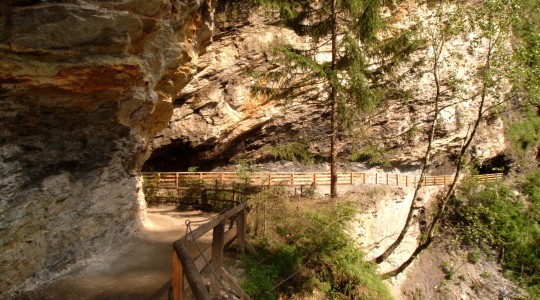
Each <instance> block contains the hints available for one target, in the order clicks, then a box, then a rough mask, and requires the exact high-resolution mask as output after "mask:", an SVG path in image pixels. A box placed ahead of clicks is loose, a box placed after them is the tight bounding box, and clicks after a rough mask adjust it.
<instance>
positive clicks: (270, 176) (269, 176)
mask: <svg viewBox="0 0 540 300" xmlns="http://www.w3.org/2000/svg"><path fill="white" fill-rule="evenodd" d="M271 185H272V174H271V173H268V186H271Z"/></svg>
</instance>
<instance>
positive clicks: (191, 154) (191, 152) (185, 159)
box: [142, 141, 227, 172]
mask: <svg viewBox="0 0 540 300" xmlns="http://www.w3.org/2000/svg"><path fill="white" fill-rule="evenodd" d="M208 150H211V147H208V146H198V147H193V146H192V145H191V144H190V143H189V142H187V141H174V142H173V143H171V144H169V145H166V146H164V147H161V148H159V149H156V150H154V151H153V152H152V155H150V158H149V159H148V160H147V161H146V162H145V163H144V165H143V167H142V171H143V172H183V171H188V169H189V168H190V167H196V168H197V171H209V170H211V169H213V168H214V167H216V166H218V165H221V164H226V163H227V159H225V158H214V159H208V158H205V157H204V153H205V152H206V151H208Z"/></svg>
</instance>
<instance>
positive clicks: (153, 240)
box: [19, 207, 213, 300]
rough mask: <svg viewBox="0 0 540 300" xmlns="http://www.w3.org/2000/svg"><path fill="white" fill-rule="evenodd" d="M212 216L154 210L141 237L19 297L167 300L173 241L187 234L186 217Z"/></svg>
mask: <svg viewBox="0 0 540 300" xmlns="http://www.w3.org/2000/svg"><path fill="white" fill-rule="evenodd" d="M212 216H213V214H211V213H205V212H201V211H183V212H178V211H176V210H175V208H174V207H160V208H150V209H148V219H149V221H150V222H149V223H150V224H149V226H147V228H146V229H144V230H141V232H140V233H139V234H137V236H136V237H133V238H131V239H130V240H128V241H127V242H125V243H123V244H122V246H120V247H119V248H117V249H115V250H113V251H111V252H109V253H107V254H106V255H104V256H102V257H99V258H96V259H95V260H93V261H92V263H89V264H88V265H85V266H83V267H80V268H77V269H74V270H73V271H71V272H69V273H68V274H66V275H64V276H62V277H60V278H58V279H57V280H55V281H53V282H51V283H49V284H47V285H46V286H44V287H42V288H40V289H37V290H35V291H32V292H29V293H26V294H25V295H23V296H21V297H19V299H62V300H64V299H167V290H168V287H169V280H170V278H171V253H172V243H173V242H174V241H175V240H177V239H179V238H180V237H182V236H183V235H184V234H185V231H186V226H185V220H186V219H190V220H192V221H198V220H204V219H207V218H210V217H212ZM193 227H195V226H193ZM133 249H135V250H133Z"/></svg>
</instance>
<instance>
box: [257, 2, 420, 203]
mask: <svg viewBox="0 0 540 300" xmlns="http://www.w3.org/2000/svg"><path fill="white" fill-rule="evenodd" d="M257 2H258V3H260V4H264V5H266V6H268V7H271V8H273V9H274V11H277V12H278V13H279V17H280V19H281V20H282V21H283V24H284V25H285V26H287V27H289V28H291V29H293V30H294V31H295V32H296V33H297V34H298V35H300V36H306V37H309V39H310V40H311V42H312V47H310V48H309V49H296V48H294V47H293V46H291V45H281V46H279V47H277V48H276V50H277V53H278V60H277V61H278V64H279V65H280V68H278V69H277V70H274V72H272V73H270V74H267V76H266V78H265V79H268V78H271V79H274V82H278V84H277V85H276V86H274V87H273V89H272V93H273V95H274V96H276V95H277V97H294V96H297V95H298V94H302V93H307V94H309V91H313V90H319V89H318V88H316V87H317V86H318V87H320V86H322V90H323V91H324V93H323V95H324V99H323V100H321V99H320V98H319V99H317V101H323V102H324V103H325V105H327V107H328V108H329V110H330V173H331V181H330V195H331V197H332V198H335V197H336V196H337V163H338V153H339V151H340V145H339V140H338V138H339V134H340V133H341V132H343V131H344V129H348V128H349V129H350V128H351V127H352V125H353V123H354V121H355V119H356V117H357V116H358V114H359V113H361V112H369V111H370V110H371V109H373V108H374V107H375V106H376V105H377V104H378V103H379V102H380V101H381V99H382V98H383V92H382V91H383V86H384V78H385V77H386V79H388V77H387V76H388V74H389V73H390V72H391V71H392V70H393V69H394V68H395V67H396V66H397V65H398V64H399V62H401V61H403V60H404V59H406V58H407V57H408V55H409V54H410V53H412V52H413V51H414V50H416V49H417V48H418V47H419V43H417V42H414V41H413V39H412V36H413V35H414V34H413V33H412V32H405V33H404V34H401V35H399V36H398V37H391V38H381V36H383V35H387V36H389V35H388V34H383V33H384V31H385V29H386V25H385V23H384V20H383V18H382V12H381V10H382V8H383V1H382V0H363V1H360V0H331V1H306V0H259V1H257ZM328 53H329V54H330V55H329V56H330V57H329V59H320V58H318V55H320V54H328ZM276 89H277V90H279V92H277V93H276V91H275V90H276ZM311 97H312V98H313V97H320V95H319V93H312V94H311Z"/></svg>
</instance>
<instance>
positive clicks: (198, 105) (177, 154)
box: [145, 1, 505, 174]
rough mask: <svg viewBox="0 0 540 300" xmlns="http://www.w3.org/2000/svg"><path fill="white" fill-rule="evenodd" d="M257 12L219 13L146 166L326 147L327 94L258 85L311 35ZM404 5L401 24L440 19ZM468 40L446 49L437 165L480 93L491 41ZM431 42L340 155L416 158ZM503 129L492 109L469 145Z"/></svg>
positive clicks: (481, 144)
mask: <svg viewBox="0 0 540 300" xmlns="http://www.w3.org/2000/svg"><path fill="white" fill-rule="evenodd" d="M240 11H242V9H240ZM251 12H252V14H251V15H249V17H245V18H243V19H241V20H240V21H235V20H234V19H232V20H227V19H226V20H225V21H224V22H223V23H219V22H218V23H217V24H218V28H219V31H220V32H219V33H218V34H217V35H216V41H215V43H214V44H213V45H212V46H211V47H210V48H209V51H208V53H207V54H206V55H204V56H203V57H201V64H200V67H199V69H198V73H197V75H196V76H195V78H194V80H193V81H192V82H191V83H190V84H189V85H188V86H187V87H186V89H185V90H184V91H183V92H182V93H181V95H180V97H179V98H178V99H176V101H175V109H174V113H173V117H172V119H171V122H170V123H169V126H168V127H167V128H166V129H165V130H163V131H161V132H159V133H158V134H157V135H156V137H155V139H154V140H153V142H152V148H153V149H154V152H153V154H152V157H151V158H150V159H149V161H148V162H147V165H146V168H145V169H146V170H147V171H150V170H158V171H178V170H185V169H187V168H188V167H190V166H201V167H203V169H205V170H210V169H213V168H214V167H216V166H219V165H222V164H226V163H234V162H236V161H238V159H239V158H247V159H252V160H257V159H261V158H262V157H263V156H264V155H263V154H262V153H261V152H260V151H259V150H260V149H261V148H262V147H264V146H265V145H276V144H287V143H291V142H301V143H303V144H305V145H306V146H307V148H308V149H309V151H310V152H312V153H313V154H315V155H316V156H320V157H322V158H327V157H329V150H330V149H329V141H328V139H327V136H328V134H329V127H330V126H329V115H328V107H327V106H326V105H325V104H324V101H320V102H315V103H314V102H310V101H306V99H305V96H302V95H299V96H298V97H297V98H294V99H289V100H290V101H283V100H284V99H268V98H265V97H261V96H260V95H257V94H254V93H252V91H251V89H252V88H253V87H254V86H256V84H255V83H256V81H257V80H258V79H259V78H260V77H258V76H260V73H264V72H270V71H271V70H272V69H273V68H277V67H278V65H277V64H275V63H274V62H273V61H272V59H273V58H275V55H274V54H273V53H272V48H273V47H275V46H276V45H278V44H279V43H282V42H290V43H292V44H294V45H295V46H296V47H300V48H301V47H306V45H307V43H308V41H306V40H305V39H303V38H301V37H299V36H297V35H295V34H294V32H292V31H289V30H287V29H284V28H282V27H279V26H278V25H277V24H276V22H275V20H272V19H269V18H268V17H267V16H266V15H264V14H261V13H259V12H257V11H255V10H253V11H251ZM398 12H399V16H400V18H399V21H398V22H400V25H399V26H398V27H399V28H406V27H407V26H409V25H410V24H411V23H412V22H416V21H417V20H418V19H421V20H426V21H425V22H426V24H425V26H426V27H428V26H434V25H432V24H431V23H430V22H432V21H433V19H434V16H433V14H434V13H433V11H431V10H430V9H428V8H427V7H426V6H422V5H417V4H414V3H412V2H411V1H405V2H404V3H403V4H401V6H400V8H399V10H398ZM244 13H245V14H248V12H245V11H244ZM484 42H485V41H484ZM472 43H473V41H472V40H471V39H470V36H469V33H464V34H462V35H459V36H457V37H456V38H455V39H454V40H451V41H449V42H448V44H446V46H445V51H444V53H443V54H442V57H441V58H440V60H441V63H440V66H439V68H440V71H439V72H440V77H441V82H442V85H443V86H444V87H443V90H444V91H445V92H444V95H443V96H442V101H441V104H440V107H443V106H444V107H446V108H445V109H443V110H442V111H441V112H440V114H439V116H438V118H439V122H438V125H437V130H436V140H435V142H434V151H433V152H434V153H435V157H436V163H435V164H434V167H433V170H432V172H434V173H438V174H449V173H451V172H452V168H451V162H450V161H451V156H452V155H455V153H456V152H457V151H458V150H459V147H460V146H461V145H462V143H463V139H464V137H465V136H466V135H467V133H468V132H469V130H470V124H472V123H473V121H474V119H475V117H476V115H477V109H478V98H477V97H476V98H475V97H474V95H475V94H477V93H476V92H477V90H478V88H479V82H478V80H476V79H475V78H476V77H475V76H476V72H478V69H480V68H481V66H482V64H483V63H484V61H483V60H484V57H483V54H484V52H485V51H484V50H485V47H487V44H486V43H484V44H480V45H478V46H477V48H478V51H476V52H474V53H470V51H469V48H470V46H471V45H472ZM429 51H430V50H429V47H426V48H423V49H421V50H419V51H418V52H417V53H415V54H414V55H413V57H412V61H411V62H410V63H408V64H405V65H404V66H403V67H402V68H401V69H400V70H399V71H398V73H399V74H402V75H401V77H402V78H401V81H400V82H396V83H395V84H394V86H399V88H400V89H401V90H402V93H401V94H396V95H390V94H389V95H387V97H386V99H385V101H384V103H383V104H382V105H381V107H380V108H378V110H377V111H375V112H374V113H372V114H369V115H368V114H364V115H363V116H361V117H360V118H359V119H358V120H356V121H355V122H354V128H353V132H354V133H353V134H352V135H349V134H347V132H344V134H343V136H342V137H341V138H340V139H341V145H342V148H341V151H342V152H341V155H342V158H343V160H342V161H347V160H348V156H349V154H350V153H351V152H352V151H354V150H355V149H362V148H364V147H367V146H370V147H374V148H376V149H380V150H381V151H382V152H384V156H385V159H387V160H388V161H389V162H391V163H392V165H393V166H394V167H396V166H397V167H400V168H402V169H403V168H405V167H407V166H408V167H411V166H412V167H413V168H414V167H418V165H419V162H420V161H421V159H422V157H423V156H424V154H425V149H426V146H427V132H428V129H429V128H430V124H431V120H432V119H433V117H434V113H433V108H434V97H435V94H434V92H435V87H434V86H435V83H434V81H433V76H432V74H431V68H432V65H431V64H430V62H429V57H430V52H429ZM256 73H259V75H254V74H256ZM454 79H455V80H459V81H460V82H463V83H466V84H464V85H463V92H461V93H454V94H452V93H450V92H448V91H449V90H451V89H452V87H451V86H450V84H451V82H452V80H454ZM319 92H320V93H319V95H318V100H324V99H325V97H326V94H325V92H324V90H320V91H319ZM496 100H497V99H493V98H491V99H489V100H488V102H489V103H491V104H492V103H493V101H496ZM503 131H504V130H503V123H502V121H501V119H500V118H499V117H498V116H495V115H494V116H491V117H487V118H486V119H485V121H483V122H482V123H481V125H480V128H479V134H478V137H477V138H476V141H475V145H474V147H473V149H472V150H473V155H474V156H476V157H477V158H478V159H479V160H480V161H481V160H484V159H487V158H491V157H494V156H496V155H498V154H500V153H502V152H503V151H504V149H505V140H504V137H503V134H502V133H503ZM449 156H450V157H449ZM342 167H346V166H342Z"/></svg>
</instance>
